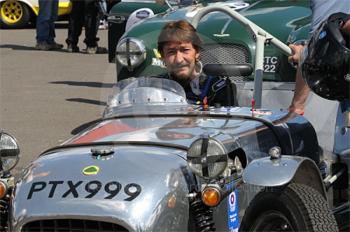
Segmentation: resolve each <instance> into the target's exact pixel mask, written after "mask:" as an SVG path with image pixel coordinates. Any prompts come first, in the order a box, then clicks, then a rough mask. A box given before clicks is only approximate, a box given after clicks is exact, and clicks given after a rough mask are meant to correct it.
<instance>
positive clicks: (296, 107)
mask: <svg viewBox="0 0 350 232" xmlns="http://www.w3.org/2000/svg"><path fill="white" fill-rule="evenodd" d="M289 47H290V48H291V49H292V52H293V55H292V56H290V57H288V60H289V62H290V63H297V64H299V60H300V54H301V51H302V50H303V48H304V46H303V45H293V44H292V45H289ZM309 93H310V89H309V87H308V86H307V84H306V83H305V81H304V80H303V76H302V72H301V67H300V65H298V68H297V73H296V78H295V91H294V96H293V100H292V103H291V105H290V106H289V108H288V110H289V112H291V113H297V114H303V113H304V107H305V102H306V99H307V97H308V96H309Z"/></svg>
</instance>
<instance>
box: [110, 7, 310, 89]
mask: <svg viewBox="0 0 350 232" xmlns="http://www.w3.org/2000/svg"><path fill="white" fill-rule="evenodd" d="M198 2H199V3H198V4H192V5H191V6H187V7H183V6H181V5H177V6H176V5H175V6H172V9H169V6H168V5H159V4H157V3H156V2H155V1H121V2H120V3H118V4H116V5H115V6H114V7H113V8H112V9H111V11H110V17H109V21H110V30H109V35H108V40H109V61H110V62H116V64H117V67H118V79H125V78H127V77H130V76H135V77H137V76H147V75H156V74H158V73H162V72H164V71H165V70H164V68H163V67H162V62H161V61H160V59H159V58H160V57H159V54H158V53H157V51H156V48H157V38H158V35H159V32H160V29H161V28H162V27H163V25H164V24H165V23H166V22H168V21H171V20H179V19H186V20H188V21H191V19H192V18H193V16H194V15H195V14H196V12H198V10H199V9H201V8H202V7H203V6H206V5H213V4H224V5H229V6H230V7H232V8H235V9H236V10H237V11H238V12H239V13H241V14H242V15H243V16H246V17H247V18H248V19H249V20H251V21H252V22H254V23H256V24H257V25H258V26H260V27H261V28H263V29H264V30H266V31H267V32H269V33H270V34H272V35H274V36H275V37H277V38H278V39H279V40H281V41H283V42H285V43H290V42H295V41H297V40H300V41H303V40H305V39H306V38H307V37H308V31H309V24H310V20H311V17H310V16H311V10H310V8H309V2H308V1H290V0H268V1H256V0H255V1H248V0H246V1H242V0H236V1H198ZM145 7H147V8H150V9H151V10H152V11H153V12H154V14H155V16H153V17H150V18H148V19H144V20H143V21H141V22H139V23H137V24H136V25H134V26H133V27H132V28H131V29H130V30H128V31H127V32H126V33H124V32H125V31H124V30H125V24H126V21H127V19H128V16H129V15H130V14H131V13H132V12H133V11H135V10H136V9H139V8H145ZM197 30H198V32H199V33H200V35H201V38H202V40H203V41H204V49H203V51H202V61H203V63H204V64H206V63H254V52H255V51H254V48H255V47H254V46H255V45H254V41H253V39H252V38H251V35H250V33H249V32H248V31H247V30H244V28H243V27H242V26H241V25H240V24H239V23H237V22H235V21H233V20H232V19H230V17H228V16H227V15H225V14H223V13H219V12H218V13H216V12H215V13H212V14H210V16H208V17H206V18H205V19H203V20H201V22H200V24H199V26H198V28H197ZM126 41H133V42H132V43H131V44H133V45H135V47H132V46H130V48H131V49H134V52H136V53H137V52H139V55H137V56H135V55H133V56H132V57H131V59H130V60H131V63H130V62H129V64H128V61H127V60H128V59H129V58H130V57H127V56H125V55H122V53H123V50H125V46H126ZM118 42H119V43H118ZM117 43H118V46H117ZM118 49H119V50H120V51H121V53H120V54H121V55H119V56H116V55H115V53H116V50H118ZM223 52H224V53H226V56H222V53H223ZM218 53H220V54H221V56H218V55H216V54H218ZM223 57H224V58H223ZM264 61H265V62H264V80H267V81H282V82H291V81H294V78H295V69H294V68H293V67H292V66H291V65H290V64H288V62H287V57H286V56H284V55H282V54H281V53H279V52H277V51H276V50H275V49H274V48H273V47H272V46H267V47H266V51H265V60H264ZM237 78H238V79H239V77H236V79H237Z"/></svg>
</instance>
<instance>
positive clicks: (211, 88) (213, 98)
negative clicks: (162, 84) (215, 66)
mask: <svg viewBox="0 0 350 232" xmlns="http://www.w3.org/2000/svg"><path fill="white" fill-rule="evenodd" d="M158 77H160V78H167V79H173V78H172V77H171V76H170V75H169V74H168V73H167V74H163V75H160V76H158ZM182 87H183V88H184V90H185V93H186V98H187V101H188V102H189V103H191V104H203V100H204V99H205V98H207V104H208V105H209V106H215V107H220V106H237V99H236V86H235V85H234V84H233V83H232V82H231V80H230V79H229V78H222V77H213V76H207V75H205V74H201V75H200V76H199V89H200V91H201V93H200V94H199V95H197V94H195V93H194V92H193V90H192V88H191V86H190V85H187V86H182Z"/></svg>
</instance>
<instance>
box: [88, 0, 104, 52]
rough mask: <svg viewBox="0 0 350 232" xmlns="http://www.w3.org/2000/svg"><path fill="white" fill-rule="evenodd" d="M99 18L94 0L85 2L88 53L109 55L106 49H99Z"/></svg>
mask: <svg viewBox="0 0 350 232" xmlns="http://www.w3.org/2000/svg"><path fill="white" fill-rule="evenodd" d="M98 24H99V18H98V8H97V6H96V3H95V1H94V0H85V40H84V43H85V44H86V53H88V54H96V53H107V49H106V48H102V47H99V46H98V45H97V42H98V41H99V38H97V30H98Z"/></svg>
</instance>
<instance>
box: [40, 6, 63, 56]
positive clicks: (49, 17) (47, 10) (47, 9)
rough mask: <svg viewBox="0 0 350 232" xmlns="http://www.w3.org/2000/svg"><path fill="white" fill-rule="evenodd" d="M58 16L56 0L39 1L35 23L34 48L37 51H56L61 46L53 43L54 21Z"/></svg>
mask: <svg viewBox="0 0 350 232" xmlns="http://www.w3.org/2000/svg"><path fill="white" fill-rule="evenodd" d="M57 15H58V0H39V15H38V18H37V21H36V41H37V43H36V46H35V48H36V49H38V50H44V51H47V50H57V49H61V48H63V45H62V44H58V43H56V42H55V37H56V34H55V21H56V20H57Z"/></svg>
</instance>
